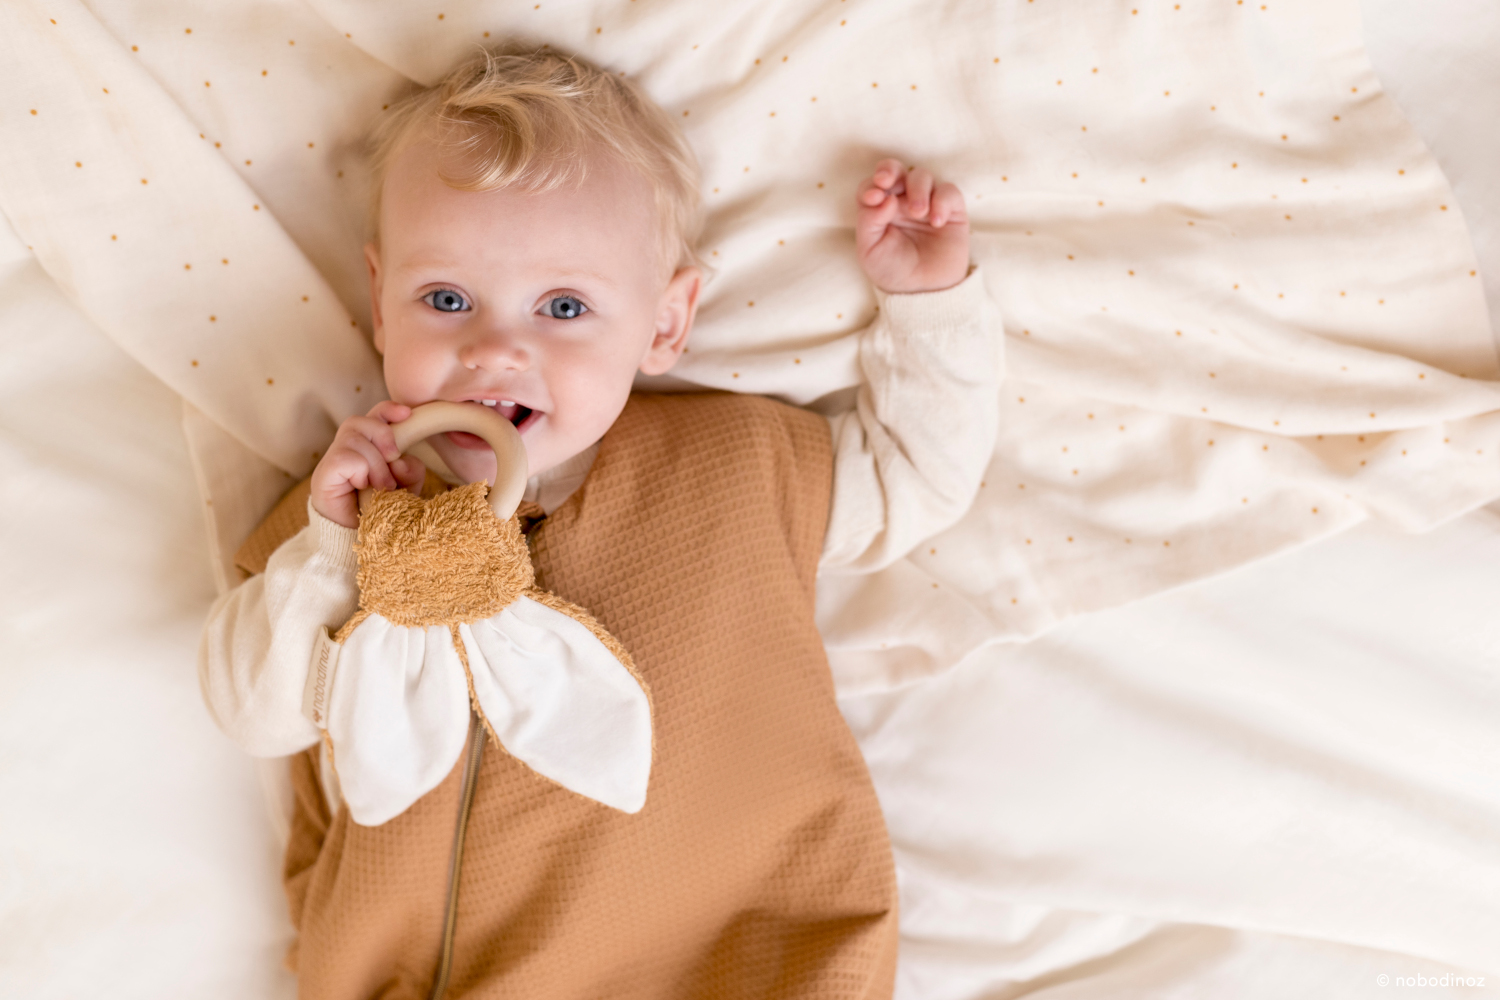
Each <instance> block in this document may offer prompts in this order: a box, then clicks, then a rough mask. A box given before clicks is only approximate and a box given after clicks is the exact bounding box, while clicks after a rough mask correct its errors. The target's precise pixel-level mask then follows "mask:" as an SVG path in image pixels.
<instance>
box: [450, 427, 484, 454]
mask: <svg viewBox="0 0 1500 1000" xmlns="http://www.w3.org/2000/svg"><path fill="white" fill-rule="evenodd" d="M447 437H448V440H449V441H452V442H453V443H454V444H456V445H458V447H460V448H468V449H470V450H472V451H481V450H487V449H488V448H489V444H488V443H486V442H485V440H484V438H482V437H480V436H479V435H478V434H470V433H469V432H468V431H449V432H448V434H447Z"/></svg>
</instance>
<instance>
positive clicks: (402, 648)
mask: <svg viewBox="0 0 1500 1000" xmlns="http://www.w3.org/2000/svg"><path fill="white" fill-rule="evenodd" d="M343 647H344V648H343V651H342V652H341V653H340V655H339V671H338V675H337V676H336V678H335V679H334V682H333V691H332V693H331V695H330V696H329V708H328V734H329V736H330V737H331V738H332V739H333V763H334V767H335V768H336V769H337V771H338V777H339V783H340V785H341V786H342V788H343V793H344V801H345V802H346V803H347V804H348V806H349V815H350V817H351V818H352V819H353V820H354V821H355V822H356V823H359V824H361V825H363V826H379V825H380V824H382V823H385V822H386V821H388V820H390V819H392V818H394V817H396V816H399V815H400V814H401V813H403V812H405V811H406V810H407V809H408V808H410V807H411V805H412V803H414V802H416V801H417V799H419V798H421V797H422V796H423V795H426V794H427V793H428V792H430V791H432V790H433V789H434V788H436V787H437V786H438V784H439V783H441V782H442V780H443V779H444V778H445V777H447V776H448V772H450V771H451V770H453V765H454V764H455V763H456V762H457V761H458V757H459V754H460V753H462V752H463V746H464V741H465V739H466V738H467V735H468V728H469V690H468V683H467V681H466V680H465V678H464V669H463V664H462V663H461V662H460V661H459V658H458V651H457V650H455V649H454V648H453V638H452V635H451V633H450V632H449V631H448V629H447V628H446V627H445V626H441V625H434V626H431V627H429V628H405V627H402V626H398V625H392V624H391V623H390V621H388V620H387V619H385V618H383V617H381V616H380V615H371V616H370V617H369V618H367V619H365V621H364V622H363V623H362V624H360V626H359V627H358V628H356V629H355V630H354V631H353V633H351V634H350V636H349V637H348V638H347V639H346V640H344V644H343Z"/></svg>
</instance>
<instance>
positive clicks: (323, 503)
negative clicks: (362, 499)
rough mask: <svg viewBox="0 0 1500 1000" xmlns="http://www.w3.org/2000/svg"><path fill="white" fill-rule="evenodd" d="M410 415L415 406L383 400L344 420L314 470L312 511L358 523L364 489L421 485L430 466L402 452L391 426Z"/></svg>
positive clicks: (353, 524)
mask: <svg viewBox="0 0 1500 1000" xmlns="http://www.w3.org/2000/svg"><path fill="white" fill-rule="evenodd" d="M409 416H411V407H409V406H403V405H401V404H400V403H392V402H384V403H379V404H377V405H376V406H375V407H374V408H373V409H372V410H370V412H369V413H368V414H367V415H366V416H363V417H350V418H349V419H348V420H345V421H344V422H343V423H342V424H340V425H339V429H338V433H337V434H335V435H334V437H333V444H331V445H329V446H328V453H327V454H325V455H324V456H323V458H322V460H321V461H319V462H318V467H317V468H316V469H314V470H313V474H312V505H313V510H316V511H317V512H318V513H319V514H322V515H323V516H324V517H326V518H328V520H330V521H333V522H334V523H336V524H342V525H343V526H344V527H346V528H357V527H359V491H360V490H363V489H370V488H374V489H380V490H394V489H398V488H402V489H408V490H411V491H413V492H416V491H417V490H418V489H420V488H421V486H422V480H423V478H424V477H425V476H426V474H427V470H426V468H425V467H424V466H423V465H422V463H421V462H420V461H419V460H417V459H415V458H413V457H412V456H410V455H402V454H401V449H400V448H398V447H396V436H395V433H394V432H393V431H392V430H391V426H390V425H391V424H398V423H400V422H401V421H403V420H405V419H406V418H407V417H409Z"/></svg>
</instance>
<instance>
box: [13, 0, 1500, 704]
mask: <svg viewBox="0 0 1500 1000" xmlns="http://www.w3.org/2000/svg"><path fill="white" fill-rule="evenodd" d="M236 11H237V13H236V14H235V15H233V17H230V16H228V15H225V14H223V12H222V11H221V10H220V9H219V8H218V7H216V6H214V5H211V4H208V3H207V0H197V2H191V3H189V2H181V0H173V2H172V3H165V4H147V3H143V2H142V3H135V4H123V5H118V6H117V5H110V9H109V10H108V11H104V12H101V14H100V15H99V16H100V17H102V18H103V19H104V22H103V23H102V24H101V22H100V21H96V20H94V17H95V15H93V14H91V13H90V12H89V11H87V10H86V9H85V8H84V7H82V6H81V5H78V4H72V5H68V4H63V5H56V4H53V5H48V6H46V8H45V10H44V8H43V5H42V4H40V3H36V2H24V3H18V4H11V5H7V6H6V7H5V9H4V10H3V11H0V19H3V22H0V24H3V29H4V30H3V31H0V38H4V39H6V42H4V43H3V44H6V45H8V46H9V48H8V49H7V52H8V53H13V55H12V56H11V57H10V58H7V59H5V60H0V74H4V76H3V77H0V78H3V81H4V86H3V88H0V93H4V94H6V95H7V96H6V98H5V101H6V102H7V103H6V105H5V106H4V107H3V108H0V140H3V141H0V204H3V207H4V208H5V211H6V212H7V214H9V215H10V217H11V219H12V221H13V222H14V223H15V225H16V228H17V230H18V232H20V233H21V235H22V236H23V238H24V239H25V240H26V242H27V243H28V244H32V245H34V246H35V247H36V249H37V253H38V255H39V257H40V258H41V260H42V262H43V263H44V265H45V266H46V267H47V268H48V270H49V271H50V272H51V273H52V274H53V275H54V276H55V277H57V278H58V279H59V281H60V282H61V283H62V284H63V285H64V286H65V287H67V288H68V289H70V290H71V291H72V292H73V294H74V295H75V296H77V297H78V298H79V300H80V302H82V303H83V304H84V306H85V308H86V309H87V311H88V312H89V313H90V315H92V316H94V317H96V318H98V319H99V320H100V322H101V324H102V325H104V326H105V328H106V329H108V330H110V331H111V332H112V333H114V335H115V336H116V339H117V340H119V341H120V342H121V343H122V344H124V345H126V346H127V349H129V350H130V351H131V352H132V353H133V354H136V355H137V356H138V357H140V358H141V359H142V360H143V361H144V362H145V363H146V364H147V365H148V367H150V368H151V370H152V371H155V372H157V373H158V374H159V375H161V377H162V378H164V379H166V380H167V381H168V382H169V384H171V385H172V386H173V387H174V388H176V389H177V390H178V391H179V392H181V393H183V395H184V396H185V398H187V399H189V400H190V401H191V402H192V403H193V405H194V406H195V407H196V408H197V409H198V410H200V411H201V412H202V413H203V414H204V415H205V416H206V419H207V420H208V421H210V422H213V423H215V424H217V425H218V426H220V427H222V428H225V429H227V431H228V434H225V435H219V436H217V437H215V436H214V435H212V434H209V433H205V434H201V435H199V437H198V440H200V441H202V442H205V446H206V447H214V448H217V449H220V450H222V451H225V452H227V453H236V452H235V449H236V448H238V449H240V451H241V452H243V453H244V454H254V455H259V456H263V458H264V459H269V460H270V461H272V462H274V463H275V464H276V465H277V466H279V467H280V469H282V470H286V471H290V472H293V473H300V472H302V471H305V469H306V468H307V467H308V465H309V464H310V463H311V462H312V461H313V459H314V455H315V454H316V453H317V452H318V449H319V448H321V447H323V446H324V444H326V441H327V439H328V435H329V431H330V429H331V426H332V423H333V422H334V421H336V420H338V419H340V418H342V417H343V416H346V415H347V414H348V413H351V412H355V411H357V410H363V409H366V408H368V406H369V405H370V404H371V403H372V402H373V401H374V399H375V398H376V397H377V396H378V395H379V393H380V392H381V389H380V388H379V379H378V371H377V370H376V368H375V364H374V359H373V357H372V355H371V354H370V352H369V350H368V348H367V347H366V346H365V345H364V341H363V339H362V338H361V337H360V336H359V331H358V330H357V329H355V327H353V326H350V325H349V324H350V323H352V322H358V321H359V320H360V319H361V317H363V315H364V312H363V310H364V306H363V305H362V300H363V298H364V292H363V290H362V287H361V281H362V279H361V277H360V265H359V256H358V244H359V240H360V235H359V233H360V228H359V223H358V219H359V217H360V212H361V211H362V208H363V204H364V191H363V189H362V179H363V176H364V174H363V167H362V161H361V159H360V157H359V155H358V152H357V151H358V139H359V137H360V136H361V135H363V134H364V133H365V132H366V131H367V130H368V128H369V127H370V126H371V125H372V124H373V123H374V122H376V121H377V120H378V119H379V117H380V115H381V114H382V113H383V111H384V109H385V106H386V105H387V104H388V103H389V102H390V100H391V99H392V98H393V96H395V95H396V94H398V93H399V92H400V90H401V88H402V86H403V85H404V84H405V82H406V81H407V80H417V81H424V82H431V81H433V80H435V79H436V78H437V77H438V76H439V75H440V74H441V73H442V72H443V71H444V70H445V69H446V68H447V67H448V66H450V65H451V64H452V63H453V62H454V61H456V60H457V59H459V58H461V57H462V56H464V55H466V54H468V53H470V52H471V51H473V49H474V48H475V46H478V45H483V44H491V43H496V42H515V41H523V42H530V43H535V44H538V45H540V44H546V45H551V46H553V47H556V48H559V49H564V50H570V51H576V52H579V53H580V54H582V55H585V56H587V57H589V58H591V59H594V60H596V61H599V62H601V63H604V64H607V65H609V66H610V67H612V68H614V69H616V70H617V71H619V72H623V73H626V74H628V75H630V76H632V77H634V78H636V79H638V80H639V81H640V82H641V83H642V84H643V85H644V86H645V87H646V88H647V89H648V91H650V92H651V93H652V94H653V95H654V96H655V97H656V98H657V99H658V100H659V101H660V102H661V103H662V104H663V106H664V107H666V108H667V109H668V110H669V111H671V112H672V113H673V115H674V116H675V117H676V118H677V119H678V120H679V121H680V122H681V123H682V125H683V127H684V129H686V131H687V133H688V136H689V138H690V140H691V141H692V143H693V145H694V147H695V148H696V149H697V151H698V153H699V156H700V158H701V160H702V162H703V167H704V177H703V194H704V197H705V202H706V206H707V209H708V227H707V230H706V233H705V237H704V242H703V247H702V249H703V256H704V258H705V259H706V260H707V261H708V262H709V264H710V265H711V266H712V267H713V268H715V269H716V272H717V273H716V276H715V278H714V280H713V282H712V283H711V284H710V285H709V286H708V289H707V294H706V297H705V300H704V303H703V307H702V310H701V312H700V319H699V322H698V326H697V329H696V330H695V333H694V337H693V341H692V344H691V346H690V350H689V353H688V354H687V355H686V356H685V357H684V359H683V362H682V364H681V365H680V366H679V367H678V369H677V370H676V371H675V372H674V374H676V375H678V376H681V377H682V378H685V379H687V380H689V381H691V382H693V383H696V384H698V385H702V386H709V387H716V388H726V389H731V390H733V391H736V392H744V393H767V394H772V395H776V396H779V397H780V398H783V399H786V400H788V401H791V402H796V403H810V402H812V401H814V400H822V405H824V406H825V407H837V406H838V405H840V401H841V400H843V399H845V398H846V397H845V396H843V395H840V391H841V390H846V389H847V388H848V387H849V386H851V385H852V384H854V382H855V381H856V380H857V377H858V375H857V366H856V363H855V356H856V355H855V339H856V338H855V334H856V332H857V331H858V330H859V329H860V328H862V327H863V326H864V325H865V324H866V323H868V322H869V320H870V318H871V316H872V314H873V309H874V298H873V294H872V292H871V290H870V289H869V287H868V284H867V283H866V282H865V280H864V279H863V277H862V276H861V274H860V273H859V270H858V267H857V265H856V263H855V259H854V254H853V239H852V233H851V231H850V226H851V223H852V220H853V214H854V205H853V199H852V192H853V189H854V185H855V184H856V183H857V181H858V179H859V178H860V177H861V176H862V175H863V173H864V172H866V171H867V170H868V169H869V168H870V166H871V165H872V164H873V163H874V161H875V160H876V159H877V158H878V157H879V156H881V155H885V154H892V155H897V156H901V157H903V158H904V159H906V160H907V162H910V163H918V164H921V165H922V166H925V167H928V168H930V169H932V170H933V171H935V172H936V173H937V174H939V175H940V176H942V177H944V178H948V179H951V180H953V181H955V182H956V183H957V184H958V185H959V186H960V187H961V188H962V189H963V191H964V192H965V195H966V197H967V199H968V207H969V211H970V215H971V219H972V220H973V225H974V246H973V253H974V257H975V259H976V260H977V261H979V262H980V263H982V264H983V266H984V273H985V275H986V280H987V281H988V283H989V290H990V293H991V295H992V296H993V298H994V299H995V300H996V302H997V303H998V304H999V306H1000V308H1001V311H1002V313H1003V315H1004V328H1005V336H1006V342H1007V346H1006V353H1007V358H1008V373H1009V378H1008V381H1007V382H1006V383H1005V384H1004V385H1003V387H1002V393H1003V395H1002V397H1001V402H1002V411H1001V433H1000V437H999V441H998V444H997V448H996V452H995V456H994V460H993V462H992V464H991V467H990V470H989V473H988V475H987V476H986V479H985V486H984V488H983V489H982V490H981V491H980V496H979V499H978V500H977V501H976V503H975V505H974V508H973V510H972V511H971V513H970V514H969V516H968V517H967V518H966V519H965V520H964V521H962V522H961V523H960V524H958V525H957V526H955V527H954V528H952V529H950V530H949V531H948V532H946V533H945V534H944V535H943V536H942V537H940V538H937V539H935V540H933V544H931V545H928V546H924V547H923V548H921V549H919V550H918V551H917V552H916V553H915V554H913V555H912V556H910V557H909V558H907V559H905V560H902V561H900V562H898V563H897V564H895V565H893V566H891V567H890V568H888V569H887V570H884V571H882V572H881V573H879V574H875V575H873V576H867V577H850V578H826V579H825V581H824V583H823V584H822V586H821V592H820V604H819V614H820V624H821V626H822V628H823V634H824V636H825V639H826V640H827V642H828V645H829V649H830V652H831V658H832V661H833V666H834V669H835V674H836V677H837V679H838V682H839V684H840V687H841V689H842V690H850V691H852V690H856V689H863V688H870V687H881V686H886V685H889V684H892V683H898V682H901V681H903V680H907V679H911V678H914V677H918V676H922V675H925V674H928V673H931V672H933V671H936V670H940V669H942V668H944V667H946V666H949V665H951V664H953V663H955V662H957V660H958V659H960V658H962V657H963V656H964V655H965V654H967V653H968V652H969V651H971V650H973V649H974V648H976V647H977V646H979V645H983V644H985V643H990V642H996V641H1007V640H1018V639H1023V638H1026V637H1029V636H1034V635H1036V634H1037V633H1039V632H1041V631H1043V630H1044V629H1046V628H1047V627H1048V626H1050V625H1051V624H1053V623H1054V622H1056V621H1058V620H1061V619H1063V618H1066V617H1069V616H1072V615H1076V614H1080V613H1085V612H1088V611H1093V610H1098V609H1101V608H1105V607H1109V606H1113V605H1118V604H1121V603H1124V602H1127V601H1130V600H1133V599H1136V598H1139V597H1143V596H1145V595H1148V594H1151V593H1154V592H1158V591H1161V590H1163V589H1166V588H1170V587H1174V586H1177V585H1180V584H1182V583H1185V582H1188V581H1191V580H1194V579H1200V578H1203V577H1206V576H1209V575H1213V574H1216V573H1221V572H1224V571H1226V570H1229V569H1232V568H1234V567H1236V566H1239V565H1242V564H1244V563H1246V562H1249V561H1251V560H1254V559H1258V558H1261V557H1264V556H1267V555H1270V554H1273V553H1275V552H1279V551H1282V550H1285V549H1287V548H1290V547H1293V546H1297V545H1301V544H1306V543H1308V542H1310V541H1312V540H1314V539H1317V538H1320V537H1323V536H1326V535H1328V534H1330V533H1333V532H1337V531H1340V530H1343V529H1345V528H1347V527H1349V526H1350V525H1352V524H1354V523H1356V522H1358V521H1360V520H1362V519H1365V518H1368V517H1377V518H1382V519H1385V520H1388V521H1390V522H1392V523H1394V524H1396V525H1398V526H1400V527H1401V528H1403V529H1405V530H1410V531H1420V530H1425V529H1427V528H1430V527H1432V526H1433V525H1436V524H1438V523H1441V522H1442V521H1444V520H1447V519H1449V518H1452V517H1454V516H1457V515H1458V514H1460V513H1462V512H1464V511H1466V510H1469V509H1472V508H1474V507H1477V506H1479V505H1481V504H1484V503H1486V502H1489V501H1490V500H1493V499H1494V498H1495V497H1497V496H1500V463H1497V461H1496V458H1497V456H1500V417H1497V416H1496V414H1497V412H1500V393H1497V385H1496V382H1495V380H1496V378H1497V362H1496V354H1495V346H1494V343H1493V340H1492V337H1491V334H1490V332H1489V329H1488V325H1487V317H1486V311H1485V304H1484V298H1483V292H1482V282H1481V281H1480V279H1479V277H1478V269H1477V265H1476V263H1475V260H1474V257H1473V254H1472V251H1471V248H1470V245H1469V240H1468V235H1467V233H1466V231H1465V229H1464V223H1463V220H1462V218H1461V217H1460V213H1459V211H1458V209H1457V206H1456V203H1455V202H1454V201H1453V198H1452V194H1451V191H1450V190H1449V188H1448V185H1447V183H1446V182H1445V180H1444V179H1443V177H1442V175H1441V173H1440V172H1439V170H1438V168H1437V166H1436V164H1435V162H1434V161H1433V159H1432V157H1431V156H1430V155H1429V154H1428V153H1427V151H1426V150H1425V149H1424V147H1423V146H1422V145H1421V143H1420V142H1419V140H1418V139H1417V138H1416V136H1415V134H1414V133H1413V132H1412V130H1411V129H1410V128H1409V127H1408V126H1407V125H1406V123H1405V122H1404V120H1403V119H1402V118H1401V116H1400V114H1399V111H1398V110H1397V108H1396V107H1395V105H1394V104H1393V103H1392V102H1391V101H1390V100H1389V99H1388V98H1387V97H1386V96H1385V94H1384V93H1383V92H1382V89H1381V86H1380V83H1379V81H1378V79H1376V78H1375V76H1374V74H1373V72H1372V70H1371V69H1370V66H1369V63H1368V61H1367V59H1366V58H1365V56H1364V54H1363V50H1362V47H1361V43H1360V37H1359V24H1358V15H1357V9H1356V7H1355V5H1354V3H1353V2H1352V0H1335V2H1332V3H1323V4H1300V3H1289V2H1281V3H1274V2H1271V3H1264V4H1262V3H1235V2H1232V0H1186V2H1181V3H1175V2H1174V3H1167V2H1162V3H1152V4H1140V5H1136V6H1134V7H1124V6H1120V7H1111V8H1109V9H1107V10H1105V9H1100V10H1097V11H1091V12H1090V13H1089V15H1088V16H1086V17H1085V16H1080V15H1079V14H1078V12H1077V11H1076V10H1075V9H1073V8H1072V7H1070V6H1068V5H1066V4H1063V3H1060V2H1058V0H1006V2H1002V3H995V2H991V0H951V2H949V3H946V4H944V5H943V6H942V8H941V10H940V11H935V10H934V9H932V8H931V7H930V5H922V4H919V3H916V2H914V0H818V2H813V3H801V2H797V3H793V2H791V0H777V2H763V0H757V2H750V0H725V2H722V3H714V4H703V3H694V2H690V0H652V2H646V0H599V2H591V3H584V4H573V3H569V4H562V3H549V2H545V0H543V2H539V3H529V4H516V5H495V4H486V3H480V2H478V0H463V2H453V3H450V2H447V0H419V2H409V0H401V2H396V0H382V2H359V3H356V2H353V0H315V2H314V3H312V4H311V5H310V6H309V7H306V8H301V7H298V8H290V7H284V6H283V5H280V4H274V5H273V4H271V3H270V2H269V0H266V2H264V3H263V4H261V5H256V4H252V5H250V6H249V7H239V8H236ZM53 21H55V22H56V23H55V24H54V23H51V22H53ZM957 25H961V26H962V27H961V30H958V29H956V28H955V26H957ZM934 52H941V54H942V55H941V57H940V58H935V57H934V56H933V53H934ZM79 66H86V67H88V69H87V71H86V72H84V71H80V70H78V69H77V67H79ZM205 84H207V86H205ZM33 111H34V112H36V113H35V114H33V113H32V112H33ZM142 181H146V182H147V183H146V184H142V183H141V182H142ZM246 202H248V203H249V204H248V206H247V205H246V204H245V203H246ZM256 206H259V207H258V208H257V207H256ZM127 222H128V223H129V225H127ZM112 237H114V238H112ZM226 259H227V260H228V263H227V264H225V263H224V260H226ZM185 265H191V267H190V268H188V267H185ZM304 295H305V296H308V299H307V301H305V302H304V301H303V300H302V296H304ZM210 317H212V318H210ZM236 454H237V453H236ZM200 464H201V465H202V467H203V468H204V469H206V470H208V471H206V472H205V474H204V483H205V489H206V491H207V493H208V497H209V499H212V500H213V502H214V513H215V516H216V517H218V518H220V519H222V520H223V522H224V523H225V524H229V525H235V524H253V523H255V521H256V520H258V518H259V516H260V515H261V514H263V512H264V510H265V508H266V506H267V505H268V503H269V500H267V499H264V497H265V496H266V495H267V491H266V490H264V489H262V490H259V491H257V490H255V489H246V488H245V483H244V481H243V477H241V478H239V479H235V478H234V477H232V476H231V475H230V474H229V473H227V472H225V471H223V470H224V469H225V468H226V467H228V468H233V467H235V464H236V463H233V462H225V461H222V460H217V461H215V460H204V461H202V462H201V463H200ZM239 464H241V465H244V464H245V463H239ZM257 468H258V469H260V471H259V472H257V473H256V475H257V476H262V478H266V477H273V478H274V477H277V476H280V475H281V473H280V472H279V471H277V470H276V469H272V468H269V467H265V468H261V467H257ZM215 470H219V471H215ZM272 493H274V491H272ZM245 497H249V498H251V499H249V500H246V499H243V498H245ZM241 506H246V507H252V508H253V510H251V511H250V512H249V513H244V512H237V510H238V507H241ZM222 534H224V535H226V536H228V535H232V534H233V530H232V529H230V528H225V529H223V531H222ZM933 550H935V551H933ZM892 609H899V610H900V611H901V613H899V614H893V613H891V611H892Z"/></svg>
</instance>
